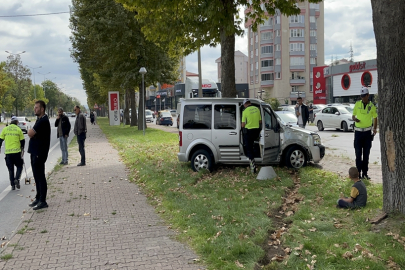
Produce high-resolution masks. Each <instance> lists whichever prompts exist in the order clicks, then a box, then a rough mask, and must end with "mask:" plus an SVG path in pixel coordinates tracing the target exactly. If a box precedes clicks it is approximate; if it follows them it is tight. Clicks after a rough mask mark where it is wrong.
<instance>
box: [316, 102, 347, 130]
mask: <svg viewBox="0 0 405 270" xmlns="http://www.w3.org/2000/svg"><path fill="white" fill-rule="evenodd" d="M314 122H315V123H316V125H317V127H318V130H319V131H323V130H324V129H325V128H334V129H343V131H345V132H347V131H349V130H353V129H354V121H353V120H352V113H351V112H349V111H348V110H347V109H346V108H345V107H344V106H328V107H326V108H325V109H323V110H322V111H320V112H318V113H317V114H315V120H314Z"/></svg>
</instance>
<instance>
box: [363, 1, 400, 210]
mask: <svg viewBox="0 0 405 270" xmlns="http://www.w3.org/2000/svg"><path fill="white" fill-rule="evenodd" d="M403 3H404V2H403V0H391V1H382V0H371V5H372V9H373V24H374V33H375V38H376V43H377V68H378V71H377V72H378V98H379V101H378V108H379V110H378V118H379V122H380V123H379V132H380V140H381V163H382V164H381V167H382V175H383V194H384V197H383V210H384V211H385V212H387V213H389V212H395V211H399V212H401V213H402V214H405V195H404V194H405V166H404V164H405V137H404V134H405V125H404V122H405V114H404V113H403V106H404V105H403V97H404V94H405V90H404V85H403V82H404V80H405V50H404V48H405V39H404V36H405V27H404V26H403V22H404V21H405V5H404V4H403Z"/></svg>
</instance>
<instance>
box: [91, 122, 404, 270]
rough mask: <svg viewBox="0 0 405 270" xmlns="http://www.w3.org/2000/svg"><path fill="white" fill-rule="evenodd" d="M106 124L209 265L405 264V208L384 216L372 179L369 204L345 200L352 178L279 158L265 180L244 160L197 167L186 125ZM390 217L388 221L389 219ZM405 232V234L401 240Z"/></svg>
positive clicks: (151, 194)
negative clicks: (352, 206)
mask: <svg viewBox="0 0 405 270" xmlns="http://www.w3.org/2000/svg"><path fill="white" fill-rule="evenodd" d="M98 124H99V125H100V127H101V128H102V130H103V132H104V133H105V134H106V136H107V138H108V139H109V141H110V142H111V143H112V144H113V145H114V146H115V147H116V148H117V149H118V150H119V153H120V155H121V156H122V158H123V161H124V162H125V164H126V166H127V167H128V168H129V169H130V179H132V180H133V181H134V182H136V183H137V184H138V185H139V186H140V188H141V189H142V190H143V192H144V193H145V195H146V196H147V197H148V199H149V201H150V203H151V204H152V205H153V206H154V207H155V209H156V212H157V213H159V214H160V216H161V217H162V218H163V219H164V220H165V221H166V223H167V224H168V226H169V227H170V228H171V229H173V230H175V231H177V232H178V234H177V237H178V240H180V241H182V242H185V243H187V244H188V245H189V246H190V247H192V248H193V249H194V250H195V251H196V253H197V254H198V255H199V256H200V258H201V263H203V264H204V265H206V266H207V267H208V268H209V269H243V268H244V269H315V268H317V269H347V268H350V269H384V268H388V267H391V266H398V267H404V266H405V256H404V240H405V238H403V237H404V236H405V227H404V225H403V224H404V223H403V220H402V223H401V222H400V221H401V219H402V216H399V215H398V216H396V217H390V218H389V219H387V220H385V221H384V222H386V223H384V222H382V223H380V224H379V225H371V224H370V223H369V222H368V220H367V219H371V218H373V217H375V216H376V215H377V214H378V213H380V211H381V207H382V187H381V185H373V184H370V183H369V182H367V183H366V184H367V188H368V194H369V200H368V205H367V207H365V208H364V209H359V210H342V209H336V208H335V204H336V200H337V198H338V197H339V194H340V192H344V193H345V194H346V195H347V196H348V195H349V193H350V187H351V185H352V183H351V182H350V180H348V179H342V178H340V177H338V176H337V175H335V174H332V173H328V172H325V171H322V170H321V169H318V168H316V167H315V166H308V167H306V168H303V169H301V170H299V171H298V172H297V171H294V170H290V169H287V168H280V167H275V171H276V173H277V175H278V177H277V178H276V179H274V180H267V181H257V180H256V179H255V177H254V176H252V175H251V174H250V172H249V169H248V168H247V167H245V166H217V167H216V169H215V171H214V172H213V173H208V172H200V173H195V172H193V171H192V170H191V168H190V164H189V163H180V162H179V161H178V160H177V152H178V135H177V134H172V133H168V132H164V131H161V130H157V129H152V128H149V129H147V130H146V136H143V133H142V131H138V130H137V128H136V127H133V128H130V127H128V126H127V127H122V126H109V125H108V119H105V118H98ZM384 224H385V225H384ZM401 241H402V242H401Z"/></svg>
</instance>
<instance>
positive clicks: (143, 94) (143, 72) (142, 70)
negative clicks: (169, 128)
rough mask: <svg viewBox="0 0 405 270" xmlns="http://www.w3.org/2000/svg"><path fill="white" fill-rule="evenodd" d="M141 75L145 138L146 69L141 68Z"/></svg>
mask: <svg viewBox="0 0 405 270" xmlns="http://www.w3.org/2000/svg"><path fill="white" fill-rule="evenodd" d="M139 73H141V74H142V96H143V98H142V110H143V111H142V115H143V117H142V118H143V119H142V129H143V136H145V93H144V88H145V87H144V75H145V74H146V68H144V67H141V69H140V70H139Z"/></svg>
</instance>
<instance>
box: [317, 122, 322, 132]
mask: <svg viewBox="0 0 405 270" xmlns="http://www.w3.org/2000/svg"><path fill="white" fill-rule="evenodd" d="M316 125H317V126H318V130H319V131H323V124H322V121H318V123H317V124H316Z"/></svg>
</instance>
